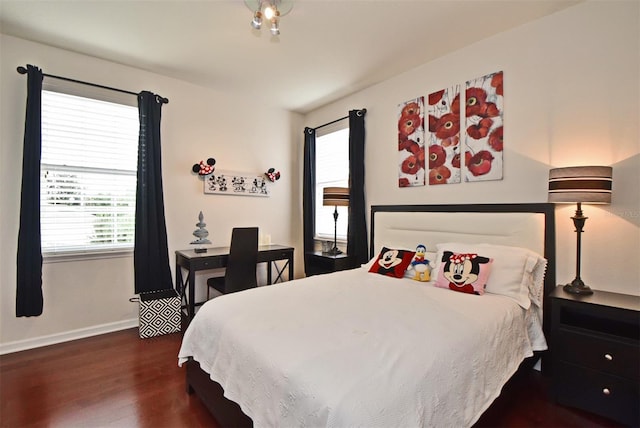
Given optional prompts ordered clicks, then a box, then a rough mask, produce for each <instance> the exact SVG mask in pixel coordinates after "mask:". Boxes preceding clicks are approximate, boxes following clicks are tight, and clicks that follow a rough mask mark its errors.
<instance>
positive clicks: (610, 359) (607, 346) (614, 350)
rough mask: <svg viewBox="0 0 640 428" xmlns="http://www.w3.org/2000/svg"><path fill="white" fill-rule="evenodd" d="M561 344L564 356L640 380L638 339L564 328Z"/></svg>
mask: <svg viewBox="0 0 640 428" xmlns="http://www.w3.org/2000/svg"><path fill="white" fill-rule="evenodd" d="M557 346H558V349H557V352H558V355H557V357H558V359H560V360H563V361H566V362H570V363H574V364H577V365H580V366H585V367H589V368H592V369H595V370H600V371H603V372H606V373H608V374H612V375H616V376H621V377H624V378H627V379H629V380H636V381H640V348H639V347H638V343H637V342H635V343H631V342H624V341H621V340H615V339H609V338H607V337H606V336H604V335H596V334H588V333H581V332H579V331H574V330H569V329H563V328H560V329H558V342H557Z"/></svg>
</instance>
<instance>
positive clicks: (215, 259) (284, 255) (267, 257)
mask: <svg viewBox="0 0 640 428" xmlns="http://www.w3.org/2000/svg"><path fill="white" fill-rule="evenodd" d="M228 258H229V247H215V248H207V252H206V253H196V252H195V251H194V250H178V251H176V289H177V290H178V293H180V295H181V296H183V297H182V298H183V301H184V305H185V307H186V308H187V320H188V321H191V320H192V319H193V316H194V314H195V307H196V306H200V305H202V304H203V303H204V302H199V303H196V302H195V280H196V275H195V273H196V272H197V271H201V270H208V269H216V268H223V267H225V266H226V265H227V260H228ZM278 260H286V261H287V262H286V263H285V264H284V266H282V268H278V266H277V265H276V264H275V262H276V261H278ZM258 263H267V284H268V285H271V284H272V279H271V276H272V266H275V268H276V272H277V274H278V275H277V276H276V279H275V281H273V283H276V282H278V281H284V279H283V278H282V275H283V273H284V270H285V268H287V267H289V277H288V279H293V247H287V246H284V245H275V244H274V245H261V246H259V247H258ZM182 269H185V270H187V271H188V274H187V277H186V279H185V278H184V277H183V275H182Z"/></svg>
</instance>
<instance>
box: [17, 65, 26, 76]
mask: <svg viewBox="0 0 640 428" xmlns="http://www.w3.org/2000/svg"><path fill="white" fill-rule="evenodd" d="M17 70H18V73H20V74H27V69H26V68H24V67H23V66H21V65H20V66H18V68H17Z"/></svg>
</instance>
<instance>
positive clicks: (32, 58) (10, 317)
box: [0, 35, 302, 353]
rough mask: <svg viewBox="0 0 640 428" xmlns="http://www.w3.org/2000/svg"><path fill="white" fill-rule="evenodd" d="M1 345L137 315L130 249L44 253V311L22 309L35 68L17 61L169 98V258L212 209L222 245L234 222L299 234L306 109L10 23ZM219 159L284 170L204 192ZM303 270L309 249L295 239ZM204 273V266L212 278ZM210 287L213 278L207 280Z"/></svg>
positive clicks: (276, 237) (131, 321)
mask: <svg viewBox="0 0 640 428" xmlns="http://www.w3.org/2000/svg"><path fill="white" fill-rule="evenodd" d="M0 37H1V38H0V52H1V61H0V88H1V90H2V97H1V100H0V127H1V133H0V143H1V146H0V148H1V149H0V180H1V183H2V186H0V188H1V196H0V204H1V211H0V231H1V237H2V240H1V242H0V255H1V257H0V353H1V352H7V351H11V350H15V349H21V348H24V347H30V346H34V345H38V344H44V343H49V342H56V341H60V340H65V339H69V338H73V337H78V336H83V335H88V334H95V333H97V332H101V331H106V330H109V329H117V328H123V327H126V326H131V325H136V322H137V305H136V304H134V303H130V302H129V301H128V298H129V297H131V296H133V261H132V257H125V258H114V259H106V260H94V261H82V262H78V261H76V262H64V263H46V264H45V265H44V267H43V290H44V312H43V315H42V316H40V317H31V318H16V317H15V283H16V267H15V264H16V259H15V257H16V247H17V236H18V224H19V201H20V177H21V169H22V167H21V163H22V141H23V129H24V111H25V99H26V76H24V75H19V74H18V73H17V72H16V67H17V66H19V65H25V64H34V65H37V66H39V67H41V68H42V69H43V71H44V72H45V73H50V74H55V75H60V76H66V77H71V78H75V79H79V80H85V81H89V82H94V83H100V84H102V85H107V86H112V87H117V88H122V89H126V90H130V91H134V92H138V91H141V90H150V91H152V92H155V93H158V94H160V95H162V96H164V97H167V98H169V100H170V102H169V104H167V105H165V106H164V107H163V114H162V130H161V131H162V156H163V181H164V196H165V210H166V218H167V234H168V240H169V258H170V261H171V265H172V268H173V265H174V251H175V250H177V249H183V248H188V247H189V242H190V241H191V240H193V239H195V238H194V237H193V235H192V232H193V231H194V230H195V229H196V226H195V224H196V223H197V221H198V212H199V211H200V210H202V211H203V213H204V216H205V222H206V223H207V229H208V231H209V233H210V235H209V238H210V239H211V240H212V241H213V244H214V245H228V243H229V240H230V237H231V228H232V227H234V226H249V225H251V226H253V225H257V226H259V227H260V231H261V232H262V233H264V234H269V235H271V240H272V242H274V243H280V244H288V245H295V246H296V247H298V242H299V241H300V236H301V234H300V231H299V230H298V229H299V225H298V224H297V223H296V221H297V220H296V221H294V219H297V218H299V215H298V213H297V212H296V213H294V212H293V209H294V208H293V207H295V209H296V210H297V209H298V208H297V207H298V205H299V204H298V203H297V199H298V197H297V195H298V193H299V185H298V176H297V165H295V160H296V159H297V150H298V148H297V145H298V142H299V141H300V135H302V134H301V132H302V131H300V132H299V133H298V132H293V130H298V129H301V127H302V122H301V116H300V115H297V114H292V113H290V112H288V111H285V110H281V109H276V108H272V107H269V105H268V102H267V100H262V99H260V98H259V96H258V97H257V98H254V99H246V98H239V97H237V96H236V95H235V94H226V93H218V92H214V91H211V90H208V89H205V88H202V87H198V86H194V85H191V84H188V83H186V82H183V81H179V80H176V79H171V78H166V77H163V76H160V75H156V74H153V73H149V72H145V71H141V70H137V69H133V68H130V67H125V66H122V65H119V64H115V63H110V62H106V61H102V60H99V59H96V58H92V57H87V56H84V55H79V54H76V53H73V52H69V51H64V50H60V49H56V48H51V47H48V46H45V45H41V44H36V43H32V42H28V41H25V40H22V39H17V38H14V37H10V36H6V35H0ZM208 157H214V158H215V159H216V160H217V164H216V166H217V168H219V169H221V170H223V169H228V170H232V171H242V172H254V173H262V172H264V171H266V170H267V169H268V168H270V167H274V168H276V169H278V170H280V171H281V173H282V178H281V179H280V180H279V181H277V182H276V183H275V184H274V185H273V187H272V194H271V196H270V197H269V198H256V197H241V196H220V195H204V194H203V188H202V181H201V180H200V179H199V178H198V177H197V176H195V175H194V174H193V173H192V172H191V167H192V166H193V164H194V163H197V162H198V161H199V160H201V159H206V158H208ZM295 254H296V256H297V260H296V265H297V269H296V271H297V272H301V268H300V266H301V262H302V257H299V251H296V253H295ZM203 281H204V277H202V276H199V279H198V282H199V283H200V284H201V285H202V282H203ZM200 288H202V289H204V287H202V286H201V287H200Z"/></svg>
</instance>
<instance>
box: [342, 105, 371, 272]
mask: <svg viewBox="0 0 640 428" xmlns="http://www.w3.org/2000/svg"><path fill="white" fill-rule="evenodd" d="M366 112H367V110H365V109H362V110H351V111H350V112H349V226H348V232H347V254H349V255H350V256H352V257H353V258H354V260H355V261H356V263H358V264H362V263H366V262H367V260H369V251H368V247H367V223H366V205H365V198H364V195H365V193H364V191H365V189H364V137H365V135H364V134H365V132H364V116H365V114H366Z"/></svg>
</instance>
